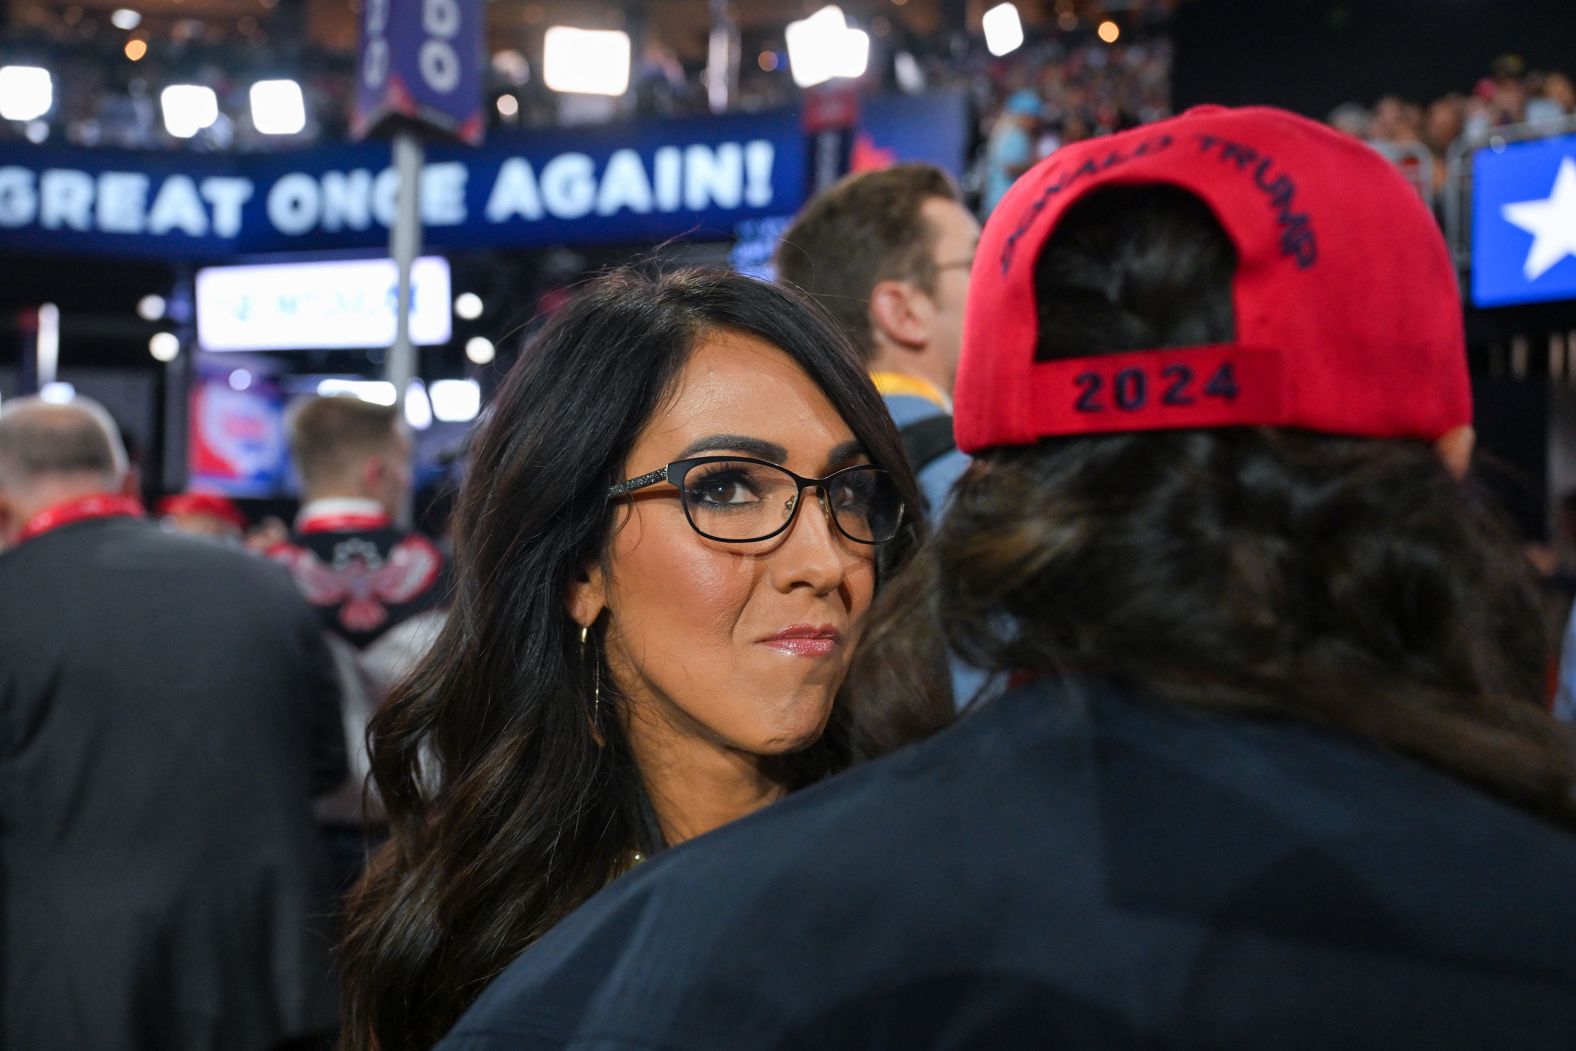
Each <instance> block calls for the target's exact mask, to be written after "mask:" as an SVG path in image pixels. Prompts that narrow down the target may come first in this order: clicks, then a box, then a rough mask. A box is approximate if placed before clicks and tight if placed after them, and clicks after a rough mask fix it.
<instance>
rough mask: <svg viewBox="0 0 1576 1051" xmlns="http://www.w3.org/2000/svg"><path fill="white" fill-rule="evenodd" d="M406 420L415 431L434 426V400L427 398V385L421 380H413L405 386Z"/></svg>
mask: <svg viewBox="0 0 1576 1051" xmlns="http://www.w3.org/2000/svg"><path fill="white" fill-rule="evenodd" d="M405 422H406V423H408V424H410V426H411V430H415V431H424V430H426V429H427V428H428V427H431V426H432V402H431V401H429V400H428V399H427V385H426V384H425V383H423V382H421V380H411V381H410V386H408V387H406V388H405Z"/></svg>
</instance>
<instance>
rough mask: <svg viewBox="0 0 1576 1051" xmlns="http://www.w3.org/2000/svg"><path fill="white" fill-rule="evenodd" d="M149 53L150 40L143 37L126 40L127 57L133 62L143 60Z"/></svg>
mask: <svg viewBox="0 0 1576 1051" xmlns="http://www.w3.org/2000/svg"><path fill="white" fill-rule="evenodd" d="M147 53H148V42H147V41H146V40H143V39H142V38H141V37H132V38H131V39H130V40H128V41H126V57H127V58H129V59H131V60H132V61H133V62H141V61H142V59H143V56H144V55H146V54H147Z"/></svg>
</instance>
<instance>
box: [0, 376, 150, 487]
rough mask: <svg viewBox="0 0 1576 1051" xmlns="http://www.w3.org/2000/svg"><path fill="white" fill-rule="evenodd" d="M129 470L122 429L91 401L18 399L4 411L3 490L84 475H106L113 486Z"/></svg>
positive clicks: (0, 421) (0, 438) (0, 439)
mask: <svg viewBox="0 0 1576 1051" xmlns="http://www.w3.org/2000/svg"><path fill="white" fill-rule="evenodd" d="M125 471H126V447H125V445H123V444H122V443H121V440H120V428H118V427H116V426H115V420H114V418H113V417H111V416H110V414H109V412H108V411H106V410H105V408H104V406H102V405H100V404H99V403H98V402H96V401H94V400H92V399H91V398H74V399H72V400H71V401H69V402H65V403H63V404H55V403H53V402H47V401H44V400H43V399H42V398H15V399H12V400H9V401H7V402H6V403H5V406H4V408H0V488H11V489H22V488H27V487H29V486H31V485H34V484H36V483H38V482H42V481H44V480H46V479H48V478H50V477H53V476H59V475H82V474H101V475H103V476H104V477H105V479H106V481H107V482H109V483H110V484H111V485H114V484H118V483H119V481H120V478H121V476H122V475H123V474H124V473H125Z"/></svg>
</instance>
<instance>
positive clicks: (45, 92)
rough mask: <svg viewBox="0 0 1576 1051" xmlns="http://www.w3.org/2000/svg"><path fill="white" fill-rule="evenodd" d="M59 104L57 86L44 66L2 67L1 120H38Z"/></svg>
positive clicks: (0, 71)
mask: <svg viewBox="0 0 1576 1051" xmlns="http://www.w3.org/2000/svg"><path fill="white" fill-rule="evenodd" d="M54 104H55V82H54V80H53V79H52V78H51V77H50V75H49V70H47V69H45V68H44V67H43V66H0V117H4V118H5V119H6V120H37V119H38V118H39V117H42V116H43V115H44V114H46V113H48V112H49V107H51V106H53V105H54Z"/></svg>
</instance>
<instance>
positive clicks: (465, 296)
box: [454, 292, 486, 321]
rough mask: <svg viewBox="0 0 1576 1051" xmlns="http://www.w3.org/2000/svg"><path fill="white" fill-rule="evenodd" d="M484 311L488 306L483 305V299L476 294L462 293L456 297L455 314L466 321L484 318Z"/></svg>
mask: <svg viewBox="0 0 1576 1051" xmlns="http://www.w3.org/2000/svg"><path fill="white" fill-rule="evenodd" d="M484 309H486V305H485V304H484V303H482V297H481V296H479V295H477V294H476V293H475V292H461V293H460V294H459V295H457V296H455V297H454V313H455V315H456V316H457V317H459V318H461V319H463V320H465V321H475V320H476V319H477V318H479V317H481V316H482V311H483V310H484Z"/></svg>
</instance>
